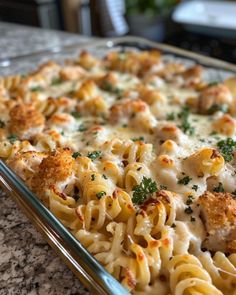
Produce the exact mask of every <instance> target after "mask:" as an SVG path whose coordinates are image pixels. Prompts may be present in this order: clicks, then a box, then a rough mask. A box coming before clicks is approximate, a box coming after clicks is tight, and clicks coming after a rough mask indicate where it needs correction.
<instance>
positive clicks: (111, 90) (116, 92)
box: [102, 81, 123, 98]
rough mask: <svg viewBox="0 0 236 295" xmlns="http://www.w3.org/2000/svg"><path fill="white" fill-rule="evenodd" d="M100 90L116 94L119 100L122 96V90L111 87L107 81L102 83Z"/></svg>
mask: <svg viewBox="0 0 236 295" xmlns="http://www.w3.org/2000/svg"><path fill="white" fill-rule="evenodd" d="M102 88H103V89H104V90H105V91H108V92H112V93H114V94H116V95H117V96H118V97H119V98H120V96H121V95H122V94H123V90H122V89H120V88H117V87H115V86H113V85H112V84H111V83H110V82H108V81H104V82H103V84H102Z"/></svg>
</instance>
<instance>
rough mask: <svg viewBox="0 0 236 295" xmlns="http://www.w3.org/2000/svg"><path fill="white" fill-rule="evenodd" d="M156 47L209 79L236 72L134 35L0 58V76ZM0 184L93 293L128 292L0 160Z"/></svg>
mask: <svg viewBox="0 0 236 295" xmlns="http://www.w3.org/2000/svg"><path fill="white" fill-rule="evenodd" d="M127 49H129V50H130V49H132V50H150V49H158V50H161V51H162V52H163V54H164V58H165V59H168V60H173V59H174V60H180V61H181V62H184V63H185V64H188V65H191V64H193V63H196V62H197V63H199V64H201V65H203V66H205V67H207V71H206V78H207V80H209V82H210V81H222V80H224V79H225V78H227V77H229V76H232V75H235V74H236V66H235V65H233V64H230V63H227V62H223V61H219V60H215V59H212V58H208V57H204V56H201V55H199V54H196V53H191V52H188V51H184V50H182V49H178V48H175V47H172V46H168V45H164V44H158V43H154V42H151V41H148V40H145V39H142V38H137V37H124V38H116V39H109V40H108V39H105V40H102V41H93V42H90V43H87V44H82V45H78V44H75V45H70V46H66V47H57V48H52V49H50V50H47V51H43V52H40V53H36V54H35V53H34V54H29V55H25V56H18V57H15V58H12V59H4V60H0V75H1V76H6V75H15V74H24V73H26V72H28V71H31V70H33V69H35V68H36V67H37V65H39V64H41V63H43V62H45V61H48V60H54V61H57V62H62V61H63V60H65V59H68V58H73V57H76V56H77V54H78V52H79V51H82V50H87V51H90V52H91V53H92V54H94V55H96V56H103V55H105V54H106V53H108V52H109V51H111V50H119V51H125V50H127ZM0 185H1V186H2V187H3V188H4V189H5V190H6V191H7V192H8V193H9V195H11V196H12V197H13V199H14V200H15V201H16V202H17V204H18V205H19V207H20V208H21V209H22V210H23V211H24V213H25V214H26V215H27V216H28V218H29V219H30V220H31V221H32V223H33V224H34V225H35V227H36V228H37V229H38V230H39V231H40V232H41V233H42V234H43V236H44V237H45V239H46V240H47V242H48V243H49V244H50V245H51V247H52V248H53V249H54V250H55V251H56V252H57V253H58V255H59V256H60V257H61V258H62V259H63V260H64V262H65V263H66V264H67V265H68V267H69V268H70V269H71V270H72V271H73V272H74V273H75V274H76V276H77V277H78V278H79V279H80V280H81V281H82V283H83V284H84V285H85V286H86V287H87V288H88V289H89V291H90V292H91V293H92V294H114V295H120V294H122V295H125V294H129V292H128V291H126V290H125V289H124V288H123V287H122V286H121V284H119V282H118V281H116V280H115V279H114V278H113V277H112V276H111V275H110V274H108V273H107V272H106V270H105V269H104V268H103V267H102V266H101V265H100V264H99V263H98V262H97V261H96V259H95V258H93V256H92V255H91V254H89V253H88V251H87V250H86V249H85V248H84V247H83V246H82V245H81V244H80V242H79V241H78V240H76V239H75V238H74V236H73V235H72V234H71V233H70V232H69V231H68V230H67V229H66V228H65V227H64V226H63V225H62V224H61V223H60V221H59V220H58V219H57V218H56V217H54V215H53V214H52V213H51V212H50V211H49V210H48V209H47V208H46V207H45V206H44V205H43V204H42V203H41V202H40V201H39V199H38V198H37V197H36V196H35V195H34V194H33V193H32V192H31V191H30V190H29V189H28V188H27V187H26V185H25V184H24V183H23V182H22V181H21V180H20V178H19V177H18V176H16V175H15V173H14V172H12V171H11V169H10V168H9V167H7V165H6V164H5V163H4V162H3V161H2V160H0Z"/></svg>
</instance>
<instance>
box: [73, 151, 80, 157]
mask: <svg viewBox="0 0 236 295" xmlns="http://www.w3.org/2000/svg"><path fill="white" fill-rule="evenodd" d="M80 156H81V153H79V152H75V153H73V154H72V157H73V158H74V159H76V158H78V157H80Z"/></svg>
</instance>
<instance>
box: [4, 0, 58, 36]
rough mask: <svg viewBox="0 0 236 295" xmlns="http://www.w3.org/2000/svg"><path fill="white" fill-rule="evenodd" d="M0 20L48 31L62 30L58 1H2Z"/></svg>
mask: <svg viewBox="0 0 236 295" xmlns="http://www.w3.org/2000/svg"><path fill="white" fill-rule="evenodd" d="M0 20H1V21H7V22H13V23H19V24H25V25H29V26H37V27H42V28H47V29H57V30H59V29H61V28H62V22H61V16H60V12H59V5H58V2H57V0H0Z"/></svg>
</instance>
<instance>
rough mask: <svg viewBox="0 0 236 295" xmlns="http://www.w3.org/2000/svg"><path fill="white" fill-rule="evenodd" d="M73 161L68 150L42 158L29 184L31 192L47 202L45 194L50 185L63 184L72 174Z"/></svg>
mask: <svg viewBox="0 0 236 295" xmlns="http://www.w3.org/2000/svg"><path fill="white" fill-rule="evenodd" d="M74 165H75V159H74V158H73V157H72V154H71V150H70V149H68V148H65V149H58V150H56V151H53V152H51V154H50V155H49V156H48V157H46V158H44V159H43V161H42V162H41V163H40V165H39V169H38V172H37V173H36V174H35V175H34V177H33V178H32V182H31V187H32V190H33V191H34V192H35V193H36V194H37V195H38V196H39V197H40V198H41V199H42V200H43V201H46V202H47V196H46V192H47V189H49V188H50V187H51V186H52V185H56V186H59V185H60V184H63V183H64V184H65V185H66V181H67V180H69V179H70V177H71V176H72V174H73V171H74Z"/></svg>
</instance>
